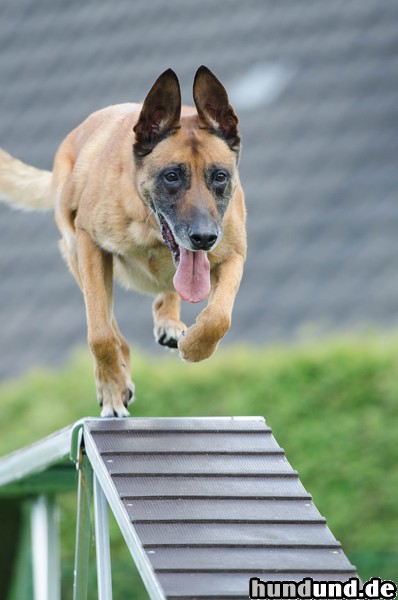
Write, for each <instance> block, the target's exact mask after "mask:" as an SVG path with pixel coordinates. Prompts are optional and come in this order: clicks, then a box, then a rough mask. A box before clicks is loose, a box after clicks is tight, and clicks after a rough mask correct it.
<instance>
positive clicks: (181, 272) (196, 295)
mask: <svg viewBox="0 0 398 600" xmlns="http://www.w3.org/2000/svg"><path fill="white" fill-rule="evenodd" d="M173 283H174V287H175V289H176V290H177V293H178V295H179V296H180V297H181V298H182V299H183V300H185V302H201V301H202V300H205V299H206V298H207V296H208V295H209V293H210V263H209V259H208V258H207V254H206V252H204V250H199V251H198V252H192V250H187V249H186V248H184V247H183V246H180V262H179V264H178V267H177V271H176V274H175V275H174V279H173Z"/></svg>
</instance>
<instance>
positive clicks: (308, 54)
mask: <svg viewBox="0 0 398 600" xmlns="http://www.w3.org/2000/svg"><path fill="white" fill-rule="evenodd" d="M397 17H398V4H397V3H396V2H394V1H393V0H385V1H384V2H382V3H380V2H379V1H378V0H351V2H349V3H347V2H345V1H344V0H330V1H329V2H327V3H319V2H317V0H302V2H294V1H293V0H289V1H287V2H284V3H279V2H278V3H277V2H272V1H271V0H264V1H263V2H246V3H242V2H239V1H238V0H230V1H229V2H224V3H217V4H216V5H215V4H214V3H213V2H211V1H210V0H202V2H200V3H199V2H196V3H186V2H184V1H183V0H173V1H171V2H168V3H167V10H166V9H165V4H164V3H163V2H160V0H153V1H152V2H143V1H142V0H139V1H136V2H134V3H132V2H130V1H128V0H120V1H119V2H117V3H108V2H106V1H105V0H96V1H95V2H94V1H93V0H92V1H89V2H85V3H81V2H78V1H77V0H69V1H68V2H63V3H52V2H50V0H36V2H34V3H32V2H30V1H28V0H18V2H14V1H13V0H3V2H2V5H1V8H0V82H1V87H0V146H3V147H4V148H5V149H7V150H8V151H10V152H11V153H14V154H15V155H17V156H18V157H20V158H22V159H23V160H26V161H27V162H30V163H32V164H35V165H37V166H39V167H45V168H50V167H51V161H52V157H53V154H54V152H55V150H56V148H57V146H58V144H59V143H60V142H61V140H62V139H63V137H64V136H65V135H66V134H67V133H68V131H69V130H70V129H71V128H73V127H74V126H75V125H76V124H78V123H79V122H80V121H81V120H82V119H83V118H84V117H85V116H86V115H87V114H88V113H90V112H91V111H93V110H95V109H97V108H100V107H102V106H106V105H108V104H111V103H117V102H123V101H130V100H139V99H142V98H143V97H144V96H145V94H146V92H147V91H148V89H149V87H150V86H151V84H152V83H153V80H154V79H155V78H156V76H157V75H158V74H159V73H160V72H161V71H162V70H164V69H165V68H167V67H172V68H173V69H174V70H175V71H176V72H177V74H178V76H179V77H180V80H181V83H182V88H183V95H184V100H185V101H186V102H190V101H191V88H192V79H193V75H194V72H195V70H196V68H197V67H198V65H200V64H206V65H208V66H209V67H210V68H211V69H213V70H214V71H215V72H216V74H217V75H218V76H219V77H220V78H221V79H222V81H223V82H224V83H225V84H226V86H227V88H228V89H230V90H231V91H232V92H234V93H232V92H231V95H232V96H233V97H235V98H236V99H237V105H236V109H237V112H238V114H239V116H240V120H241V131H242V135H243V139H244V150H243V155H242V161H241V176H242V180H243V183H244V187H245V190H246V195H247V204H248V232H249V257H248V262H247V267H246V272H245V276H244V280H243V283H242V287H241V291H240V294H239V296H238V300H237V303H236V309H235V312H234V319H233V327H232V330H231V331H230V333H229V334H228V336H227V340H226V343H227V342H240V341H241V342H255V343H260V344H261V343H267V342H270V341H272V340H279V339H292V338H294V337H296V336H297V335H298V334H299V333H300V331H301V330H302V329H303V328H306V327H307V326H308V325H311V326H315V327H318V328H319V329H320V330H323V331H324V330H336V329H346V328H350V327H361V326H368V325H380V326H383V327H390V326H396V325H397V323H398V277H397V272H398V260H397V259H398V235H397V233H396V232H397V230H398V202H397V199H396V190H397V189H398V169H397V158H398V136H397V134H396V131H397V124H398V84H397V77H396V75H397V72H398V30H397V26H396V23H397ZM275 70H276V75H277V76H278V77H280V76H281V74H282V79H283V76H284V75H286V74H287V76H286V80H285V81H284V83H283V85H281V89H280V90H279V93H278V92H275V90H276V87H275V80H272V77H271V75H272V73H274V74H275ZM253 72H254V73H259V75H258V77H257V80H258V83H259V85H260V88H261V85H262V84H263V85H264V86H265V91H264V94H263V96H261V94H260V98H257V101H256V102H254V103H253V104H252V105H251V106H246V107H245V105H244V99H243V100H242V98H241V96H240V95H239V94H240V93H241V92H242V85H241V82H242V81H244V80H245V78H247V77H248V76H249V75H250V73H253ZM261 73H263V75H261ZM267 73H268V75H269V77H270V81H268V84H267V81H266V79H267ZM270 74H271V75H270ZM243 91H245V90H243ZM273 95H274V96H276V97H274V98H273V97H272V96H273ZM239 98H241V99H240V101H239ZM57 239H58V233H57V231H56V227H55V225H54V223H53V219H52V215H50V214H33V213H32V214H28V213H17V212H14V211H10V210H9V208H8V207H6V206H0V275H1V292H0V356H1V361H0V375H2V376H8V375H12V374H16V373H18V372H19V371H21V370H22V369H24V368H26V367H28V366H30V365H32V364H36V363H39V364H40V363H50V364H52V363H58V362H61V361H62V360H63V359H64V358H65V356H66V355H67V353H68V351H69V350H70V349H71V348H72V347H73V346H74V345H75V344H76V343H79V342H82V343H84V340H85V336H86V334H85V314H84V306H83V301H82V298H81V297H80V292H79V291H78V289H77V287H76V285H75V283H74V281H73V280H72V278H71V276H70V275H69V273H68V272H67V269H66V268H65V266H64V264H63V262H62V260H61V258H60V256H59V253H58V250H57ZM150 302H151V301H150V299H148V298H143V297H140V296H137V295H135V294H133V293H127V292H124V291H118V293H117V298H116V314H117V316H118V317H119V321H120V325H121V329H122V330H123V331H124V332H125V333H126V335H127V337H128V338H129V339H130V340H132V341H133V343H135V344H138V345H141V346H145V347H146V348H148V349H152V348H153V349H155V346H154V344H153V342H152V333H151V332H152V324H151V315H150ZM196 311H197V308H195V309H193V308H192V307H187V308H186V314H187V318H188V320H190V321H192V319H193V318H194V315H195V314H196Z"/></svg>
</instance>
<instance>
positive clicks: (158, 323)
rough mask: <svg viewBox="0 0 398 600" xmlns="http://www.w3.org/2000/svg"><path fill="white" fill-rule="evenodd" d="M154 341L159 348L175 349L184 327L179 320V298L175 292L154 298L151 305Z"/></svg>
mask: <svg viewBox="0 0 398 600" xmlns="http://www.w3.org/2000/svg"><path fill="white" fill-rule="evenodd" d="M152 314H153V322H154V329H153V333H154V336H155V340H156V341H157V342H158V344H160V345H161V346H165V347H167V348H177V347H178V339H179V337H180V335H181V333H182V332H183V331H185V330H186V328H187V327H186V325H185V324H184V323H183V322H182V321H181V320H180V298H179V297H178V294H176V293H175V292H164V293H162V294H159V295H158V296H156V298H155V301H154V303H153V305H152Z"/></svg>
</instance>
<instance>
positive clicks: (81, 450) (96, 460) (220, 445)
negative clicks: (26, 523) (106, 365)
mask: <svg viewBox="0 0 398 600" xmlns="http://www.w3.org/2000/svg"><path fill="white" fill-rule="evenodd" d="M72 461H73V462H72ZM73 463H75V465H76V467H77V471H78V484H77V487H78V500H77V528H76V551H75V571H74V572H75V575H74V596H73V597H74V600H86V598H87V582H88V567H89V545H90V540H91V519H90V515H91V505H92V504H93V512H94V527H95V539H96V560H97V580H98V598H99V600H111V599H112V580H111V552H110V544H109V532H108V505H109V507H110V509H111V510H112V512H113V514H114V516H115V518H116V521H117V523H118V525H119V527H120V530H121V532H122V534H123V537H124V539H125V541H126V544H127V546H128V548H129V550H130V553H131V555H132V557H133V559H134V561H135V563H136V566H137V568H138V571H139V572H140V575H141V577H142V579H143V582H144V584H145V586H146V589H147V592H148V595H149V597H150V598H151V599H155V600H177V599H178V600H182V599H213V600H215V599H217V600H221V599H228V600H232V599H243V598H245V599H247V598H248V591H249V580H250V578H251V577H260V578H261V579H262V580H269V581H285V580H290V581H301V580H302V579H303V578H304V577H312V578H313V579H315V580H322V581H347V580H348V579H349V578H350V577H354V576H357V573H356V570H355V568H354V567H353V566H352V565H351V563H350V562H349V561H348V559H347V557H346V556H345V554H344V552H343V551H342V549H341V546H340V544H339V543H338V542H337V541H336V540H335V538H334V536H333V534H332V533H331V531H330V530H329V528H328V527H327V524H326V521H325V519H323V518H322V517H321V515H320V514H319V512H318V511H317V509H316V507H315V505H314V503H313V502H312V499H311V496H310V495H309V494H308V493H307V492H306V491H305V489H304V487H303V485H302V484H301V482H300V480H299V478H298V474H297V472H296V471H294V470H293V469H292V467H291V466H290V464H289V463H288V461H287V460H286V457H285V455H284V452H283V450H282V449H281V448H280V447H279V446H278V444H277V442H276V440H275V438H274V437H273V435H272V432H271V430H270V429H269V427H267V426H266V424H265V422H264V419H263V418H262V417H224V418H217V417H211V418H129V419H91V418H87V419H83V420H82V421H79V422H78V423H76V424H75V425H73V426H70V427H68V428H66V429H64V430H62V431H59V432H57V433H55V434H53V435H52V436H49V437H48V438H45V439H43V440H41V441H39V442H37V443H35V444H33V445H32V446H29V447H27V448H24V449H22V450H19V451H17V452H14V453H13V454H11V455H9V456H7V457H5V458H3V459H1V460H0V497H1V496H3V497H4V496H13V497H22V498H23V497H32V496H35V498H36V499H35V501H34V502H33V503H32V505H31V531H32V562H33V581H34V595H33V597H34V600H59V599H60V577H59V562H58V553H59V540H58V532H57V526H56V506H55V503H54V494H55V493H60V492H62V491H67V490H70V489H76V475H75V473H74V468H73V466H74V465H73Z"/></svg>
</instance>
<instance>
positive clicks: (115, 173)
mask: <svg viewBox="0 0 398 600" xmlns="http://www.w3.org/2000/svg"><path fill="white" fill-rule="evenodd" d="M193 99H194V104H195V108H194V107H190V106H181V92H180V85H179V81H178V78H177V76H176V74H175V73H174V71H172V70H171V69H168V70H167V71H165V72H164V73H163V74H162V75H160V77H159V78H158V79H157V80H156V81H155V83H154V85H153V86H152V88H151V90H150V91H149V93H148V95H147V96H146V98H145V100H144V102H143V103H142V104H135V103H131V104H130V103H129V104H120V105H115V106H110V107H108V108H105V109H102V110H99V111H97V112H94V113H93V114H91V115H90V116H89V117H88V118H87V119H86V120H85V121H84V122H83V123H82V124H81V125H79V126H78V127H77V128H76V129H74V130H73V131H72V132H71V133H70V134H69V135H68V136H67V137H66V138H65V140H64V141H63V142H62V144H61V146H60V147H59V149H58V151H57V153H56V156H55V160H54V167H53V171H52V173H51V172H49V171H43V170H40V169H36V168H34V167H31V166H29V165H26V164H24V163H22V162H21V161H19V160H18V159H16V158H14V157H11V156H10V155H9V154H8V153H6V152H5V151H4V150H0V196H1V197H2V199H4V200H5V201H6V202H9V203H11V204H13V205H14V206H16V207H21V208H23V209H28V210H43V209H53V210H54V211H55V220H56V223H57V226H58V228H59V230H60V232H61V235H62V239H61V242H60V247H61V252H62V254H63V256H64V258H65V260H66V262H67V264H68V266H69V268H70V271H71V272H72V274H73V275H74V277H75V279H76V281H77V283H78V285H79V287H80V289H81V291H82V293H83V296H84V301H85V306H86V315H87V330H88V336H87V338H88V344H89V347H90V349H91V353H92V355H93V359H94V370H95V381H96V388H97V396H98V401H99V404H100V406H101V407H102V411H101V416H103V417H113V416H118V417H124V416H128V415H129V412H128V410H127V406H128V404H129V403H130V402H131V401H132V400H133V398H134V384H133V382H132V380H131V376H130V350H129V346H128V343H127V341H126V340H125V339H124V337H123V336H122V334H121V333H120V331H119V328H118V325H117V323H116V320H115V317H114V315H113V279H114V276H115V277H116V278H117V279H118V280H119V282H120V283H121V284H122V285H123V286H126V287H128V288H132V289H134V290H137V291H139V292H142V293H144V294H150V295H154V296H155V300H154V302H153V308H152V312H153V319H154V335H155V339H156V340H157V342H158V343H159V344H161V345H163V346H166V347H170V348H178V351H179V354H180V357H181V359H182V360H183V361H187V362H197V361H201V360H203V359H206V358H208V357H209V356H211V355H212V354H213V352H214V351H215V350H216V348H217V345H218V343H219V341H220V340H221V338H222V337H223V336H224V335H225V333H226V332H227V331H228V329H229V327H230V324H231V313H232V308H233V304H234V299H235V296H236V293H237V291H238V288H239V285H240V281H241V277H242V272H243V266H244V262H245V258H246V230H245V220H246V210H245V201H244V193H243V189H242V186H241V183H240V180H239V175H238V170H237V166H238V160H239V153H240V147H241V143H240V136H239V132H238V118H237V116H236V114H235V112H234V110H233V108H232V106H231V105H230V103H229V99H228V95H227V92H226V90H225V88H224V87H223V85H222V84H221V82H220V81H219V80H218V79H217V77H216V76H215V75H214V74H213V73H212V72H211V71H210V70H209V69H208V68H207V67H204V66H201V67H200V68H199V69H198V70H197V72H196V75H195V79H194V84H193ZM180 298H181V299H182V300H184V301H185V302H201V301H203V300H205V299H206V298H208V302H207V305H206V307H205V308H204V309H203V310H202V311H201V312H200V314H199V316H198V317H197V319H196V322H195V324H194V325H193V326H191V327H189V328H187V327H186V325H185V324H184V323H183V322H182V321H181V320H180Z"/></svg>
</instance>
